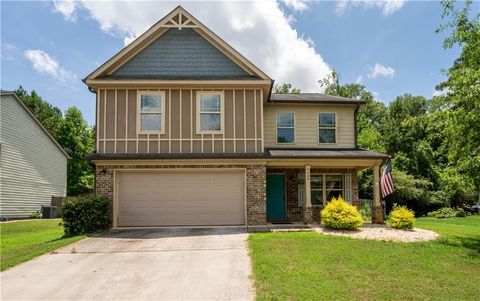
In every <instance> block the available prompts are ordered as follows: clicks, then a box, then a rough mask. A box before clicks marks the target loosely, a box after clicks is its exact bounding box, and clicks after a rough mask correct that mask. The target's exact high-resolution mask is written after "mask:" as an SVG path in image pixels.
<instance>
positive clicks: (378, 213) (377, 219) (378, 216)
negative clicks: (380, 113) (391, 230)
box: [372, 206, 384, 224]
mask: <svg viewBox="0 0 480 301" xmlns="http://www.w3.org/2000/svg"><path fill="white" fill-rule="evenodd" d="M372 223H373V224H383V223H384V222H383V208H382V206H376V207H373V216H372Z"/></svg>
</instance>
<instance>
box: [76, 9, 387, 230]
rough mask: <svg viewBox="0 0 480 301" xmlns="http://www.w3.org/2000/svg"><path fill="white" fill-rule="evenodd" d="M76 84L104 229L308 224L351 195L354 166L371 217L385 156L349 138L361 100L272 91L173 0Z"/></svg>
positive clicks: (355, 192)
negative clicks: (87, 103) (84, 88)
mask: <svg viewBox="0 0 480 301" xmlns="http://www.w3.org/2000/svg"><path fill="white" fill-rule="evenodd" d="M251 46H252V47H258V46H257V45H251ZM279 63H280V62H279ZM84 82H85V83H86V84H87V85H88V87H89V89H90V90H91V91H92V92H94V93H95V94H96V112H97V114H96V115H97V116H96V129H97V135H96V151H95V152H94V153H92V154H91V155H89V156H88V159H89V160H90V161H91V162H92V163H94V164H95V166H96V192H97V194H100V195H105V196H107V197H109V198H110V199H111V201H112V207H111V208H112V212H111V214H112V220H113V226H114V227H129V226H181V225H261V224H266V223H267V222H312V221H317V222H318V221H319V218H320V217H319V212H320V208H321V207H322V206H323V205H325V204H326V202H328V201H329V200H330V199H331V198H332V197H335V196H340V195H341V196H342V197H343V198H344V199H346V200H347V201H349V202H352V203H354V204H358V178H357V172H358V171H359V170H362V169H365V168H373V169H374V177H373V178H374V195H375V198H374V205H375V210H374V211H375V218H374V220H375V221H380V220H381V219H382V211H381V208H380V190H379V183H378V182H379V167H380V165H381V164H382V162H383V161H384V160H385V158H387V156H386V155H383V154H379V153H375V152H371V151H368V150H363V149H359V148H357V145H356V121H355V120H356V113H357V110H358V108H359V106H360V105H362V101H361V100H354V99H347V98H342V97H333V96H327V95H323V94H317V93H301V94H272V86H273V80H272V79H271V78H270V77H269V76H268V75H266V74H265V73H264V72H263V71H262V70H260V69H259V68H258V67H256V66H255V65H254V64H252V63H251V62H250V61H248V60H247V59H246V58H245V57H244V56H242V55H241V54H240V53H238V51H236V50H235V49H233V48H232V47H231V46H230V45H228V44H227V43H226V42H225V41H223V40H222V39H221V38H220V37H218V36H217V35H216V34H215V33H213V32H212V31H211V30H209V29H208V28H207V27H206V26H205V25H203V24H202V23H200V22H199V21H198V20H197V19H196V18H194V17H193V16H192V15H191V14H190V13H188V12H187V11H185V10H184V9H183V8H182V7H177V8H176V9H175V10H173V11H172V12H171V13H169V14H168V15H167V16H165V17H164V18H163V19H161V20H160V21H159V22H158V23H156V24H155V25H153V26H152V27H151V28H150V29H148V30H147V31H146V32H145V33H143V34H142V35H141V36H140V37H138V38H137V39H136V40H135V41H133V42H132V43H131V44H129V45H128V46H126V47H125V48H124V49H122V50H121V51H120V52H118V53H117V54H116V55H115V56H113V57H112V58H111V59H110V60H108V61H107V62H106V63H104V64H103V65H101V66H100V67H99V68H98V69H97V70H95V71H94V72H92V73H91V74H90V75H88V76H87V77H86V78H85V79H84Z"/></svg>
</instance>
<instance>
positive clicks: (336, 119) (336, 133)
mask: <svg viewBox="0 0 480 301" xmlns="http://www.w3.org/2000/svg"><path fill="white" fill-rule="evenodd" d="M320 114H334V115H335V142H334V143H321V142H320V130H321V129H332V128H326V127H322V128H321V127H320ZM316 127H317V144H318V145H336V144H337V143H338V116H337V112H317V126H316Z"/></svg>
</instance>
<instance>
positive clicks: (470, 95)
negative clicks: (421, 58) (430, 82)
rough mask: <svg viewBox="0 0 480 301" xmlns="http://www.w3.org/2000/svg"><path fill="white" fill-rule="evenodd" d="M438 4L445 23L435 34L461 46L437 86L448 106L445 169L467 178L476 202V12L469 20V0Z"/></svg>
mask: <svg viewBox="0 0 480 301" xmlns="http://www.w3.org/2000/svg"><path fill="white" fill-rule="evenodd" d="M441 3H442V5H443V14H442V18H443V19H449V21H448V22H447V23H446V24H444V25H442V26H440V28H439V29H437V32H440V31H450V35H449V36H448V37H447V38H446V39H445V41H444V45H443V46H444V48H445V49H450V48H452V47H453V46H454V45H457V46H459V47H461V53H460V56H459V57H458V58H457V59H456V60H455V61H454V62H453V65H452V66H451V67H450V68H449V69H448V70H446V71H444V73H445V75H446V76H447V80H446V81H444V82H443V83H441V84H439V85H438V86H437V89H438V90H440V91H445V92H446V100H447V101H448V103H449V105H450V107H451V109H450V110H449V113H448V115H447V117H448V126H447V127H446V135H447V137H448V139H449V140H450V143H449V150H448V158H449V161H450V167H449V168H448V169H453V170H455V172H454V173H457V174H466V175H468V178H469V179H470V180H469V181H471V182H472V183H475V185H476V186H477V187H478V188H477V189H478V194H479V195H478V198H479V200H478V201H479V202H480V172H479V170H480V135H479V133H480V13H476V15H474V16H473V17H470V16H471V14H470V11H471V6H472V1H466V2H465V4H464V5H463V7H461V8H458V5H457V3H456V1H453V0H443V1H442V2H441ZM476 5H477V4H476Z"/></svg>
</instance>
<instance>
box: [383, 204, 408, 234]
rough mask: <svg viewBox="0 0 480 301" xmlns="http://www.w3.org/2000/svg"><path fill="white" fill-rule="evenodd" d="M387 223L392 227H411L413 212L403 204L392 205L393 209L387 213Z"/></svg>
mask: <svg viewBox="0 0 480 301" xmlns="http://www.w3.org/2000/svg"><path fill="white" fill-rule="evenodd" d="M387 224H388V226H389V227H391V228H394V229H413V226H414V225H415V214H414V213H413V211H412V210H410V209H408V208H407V207H405V206H398V205H397V204H394V205H393V210H392V211H391V212H390V214H389V215H388V220H387Z"/></svg>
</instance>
